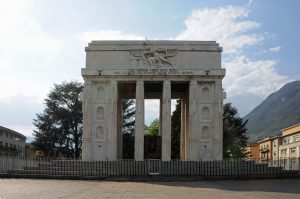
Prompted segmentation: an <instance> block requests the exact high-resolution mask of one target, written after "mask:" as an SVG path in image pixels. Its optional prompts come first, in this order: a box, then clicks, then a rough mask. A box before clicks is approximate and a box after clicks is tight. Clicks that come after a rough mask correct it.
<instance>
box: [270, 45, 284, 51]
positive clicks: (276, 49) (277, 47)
mask: <svg viewBox="0 0 300 199" xmlns="http://www.w3.org/2000/svg"><path fill="white" fill-rule="evenodd" d="M280 49H281V47H280V46H276V47H273V48H270V49H269V50H270V52H278V51H280Z"/></svg>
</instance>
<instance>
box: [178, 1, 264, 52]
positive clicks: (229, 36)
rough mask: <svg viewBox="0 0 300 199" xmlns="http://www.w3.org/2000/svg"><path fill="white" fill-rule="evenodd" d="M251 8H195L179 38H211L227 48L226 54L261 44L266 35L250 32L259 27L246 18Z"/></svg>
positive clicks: (225, 49)
mask: <svg viewBox="0 0 300 199" xmlns="http://www.w3.org/2000/svg"><path fill="white" fill-rule="evenodd" d="M248 14H249V11H248V10H247V9H246V8H244V7H235V6H227V7H220V8H213V9H209V8H202V9H198V10H194V11H193V12H192V14H191V15H190V16H189V17H188V18H187V19H186V20H185V24H186V30H184V31H182V32H181V33H180V34H179V35H178V36H177V37H176V39H178V40H206V41H207V40H212V41H218V42H219V43H220V44H221V46H223V47H224V53H236V52H239V50H241V49H242V48H244V47H246V46H250V45H254V44H257V43H259V42H260V41H262V40H263V39H264V37H263V35H259V34H253V33H247V32H248V31H250V30H254V29H256V28H258V27H259V26H260V24H259V23H258V22H255V21H247V20H244V19H245V18H247V17H248Z"/></svg>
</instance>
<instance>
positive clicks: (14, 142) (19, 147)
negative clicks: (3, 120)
mask: <svg viewBox="0 0 300 199" xmlns="http://www.w3.org/2000/svg"><path fill="white" fill-rule="evenodd" d="M25 142H26V137H25V136H24V135H22V134H20V133H18V132H16V131H13V130H11V129H8V128H5V127H3V126H0V155H2V156H21V157H24V156H25Z"/></svg>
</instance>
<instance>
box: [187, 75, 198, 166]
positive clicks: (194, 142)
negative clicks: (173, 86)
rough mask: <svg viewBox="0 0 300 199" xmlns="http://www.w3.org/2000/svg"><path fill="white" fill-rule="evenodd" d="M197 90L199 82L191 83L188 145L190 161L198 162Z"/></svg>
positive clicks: (192, 81)
mask: <svg viewBox="0 0 300 199" xmlns="http://www.w3.org/2000/svg"><path fill="white" fill-rule="evenodd" d="M196 90H197V81H196V80H191V81H190V88H189V116H188V118H189V120H188V121H189V124H188V125H189V137H188V142H189V143H188V145H189V155H188V160H191V161H196V160H197V159H198V158H197V154H198V152H199V149H198V139H197V134H196V131H197V127H196V124H197V123H196V121H197V114H196V112H197V110H196V109H197V101H196V96H197V94H196Z"/></svg>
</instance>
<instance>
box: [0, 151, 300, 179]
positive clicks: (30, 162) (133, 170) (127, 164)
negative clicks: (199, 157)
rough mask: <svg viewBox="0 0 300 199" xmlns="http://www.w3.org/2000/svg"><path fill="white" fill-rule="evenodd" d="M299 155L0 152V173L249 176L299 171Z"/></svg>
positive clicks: (286, 173)
mask: <svg viewBox="0 0 300 199" xmlns="http://www.w3.org/2000/svg"><path fill="white" fill-rule="evenodd" d="M299 163H300V159H299V158H291V159H285V160H278V161H276V162H275V161H272V162H260V161H247V160H244V159H224V160H221V161H181V160H171V161H161V160H157V159H155V160H144V161H134V160H116V161H81V160H72V159H58V158H22V157H8V156H0V174H13V175H30V174H34V175H53V176H57V175H63V176H79V177H80V176H98V177H109V176H147V175H161V176H203V177H205V176H251V175H294V174H300V168H299V165H300V164H299Z"/></svg>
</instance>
